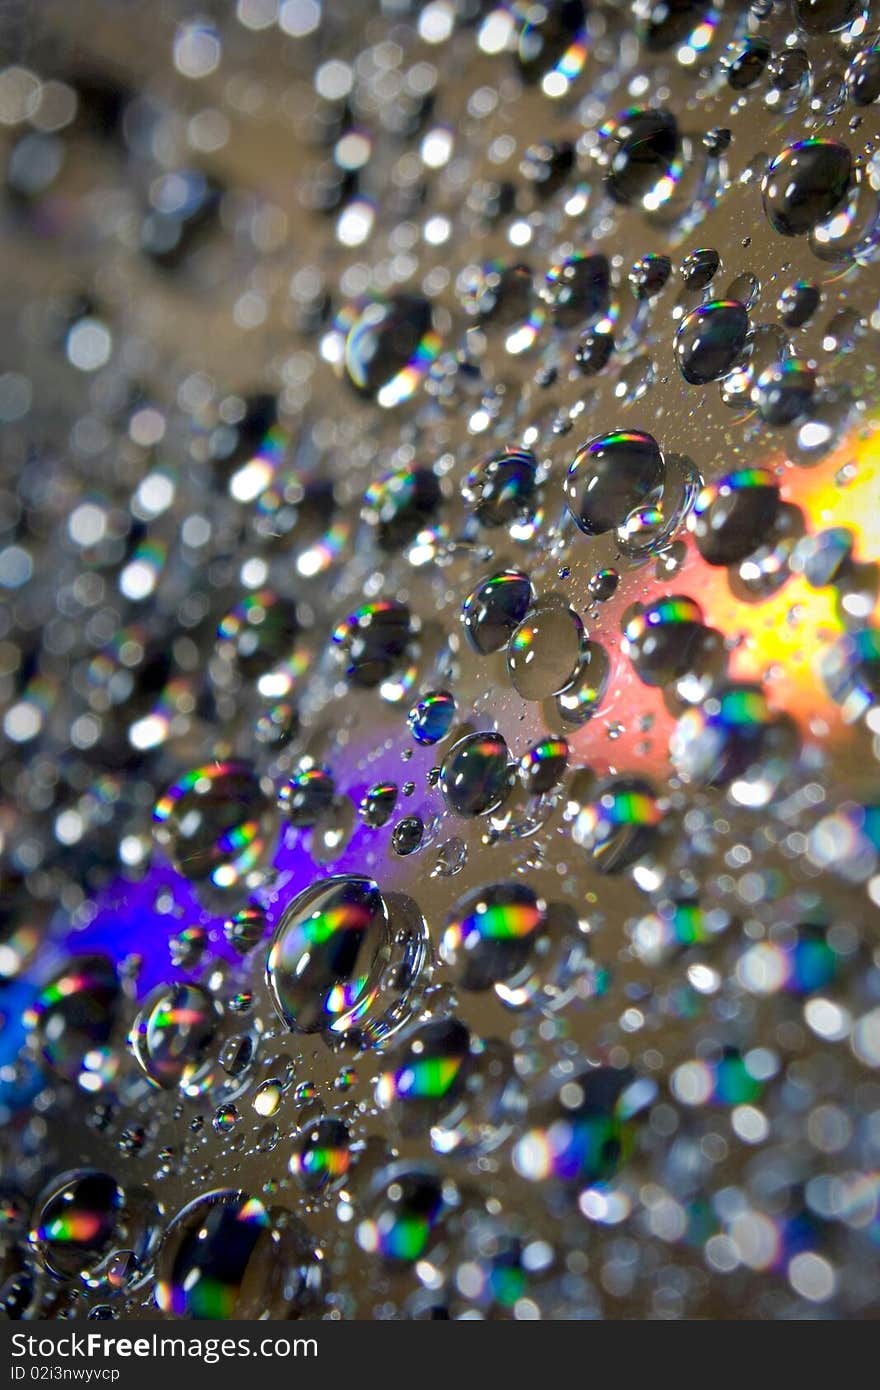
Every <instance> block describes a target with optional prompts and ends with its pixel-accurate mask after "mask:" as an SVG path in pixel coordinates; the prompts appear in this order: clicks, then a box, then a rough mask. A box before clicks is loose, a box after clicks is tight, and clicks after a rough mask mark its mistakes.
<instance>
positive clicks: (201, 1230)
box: [155, 1190, 323, 1319]
mask: <svg viewBox="0 0 880 1390" xmlns="http://www.w3.org/2000/svg"><path fill="white" fill-rule="evenodd" d="M322 1282H323V1279H322V1271H321V1265H320V1262H319V1260H318V1258H317V1256H316V1253H315V1250H314V1247H313V1246H312V1243H311V1241H310V1239H309V1237H308V1234H307V1232H306V1229H305V1227H304V1226H303V1224H302V1222H301V1221H299V1220H298V1219H297V1218H296V1217H295V1216H293V1215H292V1214H291V1213H289V1212H284V1213H280V1214H277V1215H276V1214H275V1213H272V1212H270V1211H268V1210H267V1208H266V1207H264V1206H263V1204H262V1202H260V1201H258V1200H257V1198H256V1197H249V1196H248V1195H247V1193H245V1192H236V1191H233V1190H226V1191H218V1192H209V1193H206V1194H205V1195H204V1196H201V1197H197V1198H196V1199H195V1201H193V1202H190V1203H189V1204H188V1205H187V1206H185V1207H184V1208H183V1210H182V1211H179V1212H178V1214H177V1215H176V1216H175V1218H174V1220H173V1221H172V1222H171V1224H170V1226H169V1227H168V1230H167V1232H166V1234H165V1238H164V1240H163V1242H162V1246H161V1249H160V1251H159V1257H158V1260H157V1270H156V1289H155V1297H156V1304H157V1306H158V1307H159V1308H160V1309H161V1311H162V1312H163V1313H166V1314H171V1315H172V1316H174V1317H178V1318H195V1319H216V1318H222V1319H229V1318H231V1319H250V1318H254V1319H256V1318H266V1317H275V1318H290V1317H297V1316H299V1315H300V1314H302V1313H304V1312H306V1311H307V1310H309V1309H311V1308H313V1307H315V1306H316V1304H317V1303H318V1301H319V1298H320V1293H321V1287H322Z"/></svg>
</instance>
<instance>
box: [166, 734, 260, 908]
mask: <svg viewBox="0 0 880 1390" xmlns="http://www.w3.org/2000/svg"><path fill="white" fill-rule="evenodd" d="M153 823H154V834H155V837H156V840H157V841H158V843H159V844H160V845H161V846H162V848H163V849H165V850H166V851H167V853H168V855H169V858H170V859H171V860H172V862H173V864H174V866H175V868H176V869H177V870H178V871H179V872H180V873H181V874H183V876H184V878H188V879H193V880H195V881H196V882H200V881H202V880H204V879H209V880H210V881H211V883H213V884H214V886H215V887H217V888H232V887H234V886H235V885H236V884H238V883H239V882H240V881H241V879H242V878H243V877H245V875H246V874H248V873H249V872H250V871H251V870H252V869H254V868H255V867H256V866H257V865H258V864H260V863H261V862H262V861H263V859H264V858H265V857H266V855H267V853H268V850H269V846H270V841H271V835H272V829H273V816H272V807H271V802H270V801H269V798H268V796H267V795H266V793H265V792H264V790H263V788H262V786H261V784H260V779H259V778H258V777H257V775H256V773H255V772H254V771H253V769H252V768H251V767H249V766H248V764H246V763H233V762H229V763H210V764H206V765H205V766H204V767H197V768H194V769H193V770H192V771H191V772H188V773H186V774H185V776H183V777H181V778H180V779H179V781H177V782H175V783H174V784H173V785H172V786H170V787H169V788H168V790H167V791H166V792H165V793H164V795H163V796H162V797H160V799H159V800H158V801H157V802H156V806H155V809H154V811H153Z"/></svg>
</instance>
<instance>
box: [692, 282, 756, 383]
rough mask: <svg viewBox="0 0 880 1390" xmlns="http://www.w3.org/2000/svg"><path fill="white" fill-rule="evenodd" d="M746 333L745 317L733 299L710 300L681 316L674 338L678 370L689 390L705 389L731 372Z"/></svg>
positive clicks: (746, 321) (747, 318)
mask: <svg viewBox="0 0 880 1390" xmlns="http://www.w3.org/2000/svg"><path fill="white" fill-rule="evenodd" d="M748 332H749V316H748V314H747V312H746V310H745V308H744V306H743V305H742V304H740V303H739V301H738V300H735V299H713V300H712V301H711V302H709V303H707V304H700V305H698V306H697V308H696V309H692V310H691V311H690V313H689V314H685V316H684V318H683V319H682V321H681V323H680V324H679V326H678V328H677V330H676V334H675V357H676V361H677V362H678V369H679V371H680V372H681V374H682V376H683V377H684V379H685V381H686V382H688V383H689V384H690V385H691V386H705V385H706V383H707V382H710V381H718V380H719V379H720V378H721V377H723V376H726V375H727V373H728V372H730V371H732V370H733V368H734V366H735V365H736V363H737V360H738V358H739V356H740V354H741V353H742V351H743V348H744V347H745V345H746V339H747V337H748Z"/></svg>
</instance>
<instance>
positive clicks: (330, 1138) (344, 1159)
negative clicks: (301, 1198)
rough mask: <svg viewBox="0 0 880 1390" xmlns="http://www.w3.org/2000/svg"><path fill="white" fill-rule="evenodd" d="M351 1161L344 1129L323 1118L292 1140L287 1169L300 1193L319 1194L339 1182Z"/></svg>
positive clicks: (337, 1121) (326, 1117) (342, 1125)
mask: <svg viewBox="0 0 880 1390" xmlns="http://www.w3.org/2000/svg"><path fill="white" fill-rule="evenodd" d="M352 1157H353V1156H352V1151H351V1138H350V1135H349V1130H348V1125H346V1124H345V1123H344V1122H343V1121H342V1120H338V1119H336V1118H335V1117H334V1116H332V1115H327V1116H324V1117H323V1118H322V1119H319V1120H316V1121H315V1122H314V1123H313V1124H308V1125H306V1126H305V1127H304V1128H303V1129H302V1130H301V1131H300V1133H299V1134H298V1135H296V1136H295V1138H294V1141H293V1152H292V1153H291V1155H290V1162H289V1164H288V1168H289V1171H290V1172H291V1173H292V1174H293V1176H294V1177H295V1178H296V1179H297V1181H298V1182H299V1185H300V1187H301V1188H302V1189H303V1191H304V1192H309V1193H316V1192H323V1191H325V1190H326V1189H328V1188H330V1189H332V1188H334V1187H336V1186H338V1185H339V1183H341V1182H342V1181H343V1179H344V1178H345V1176H346V1174H347V1173H348V1171H349V1169H350V1167H351V1164H352Z"/></svg>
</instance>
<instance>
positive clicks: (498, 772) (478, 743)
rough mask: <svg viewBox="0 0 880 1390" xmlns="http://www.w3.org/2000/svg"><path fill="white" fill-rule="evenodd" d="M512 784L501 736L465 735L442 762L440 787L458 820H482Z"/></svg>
mask: <svg viewBox="0 0 880 1390" xmlns="http://www.w3.org/2000/svg"><path fill="white" fill-rule="evenodd" d="M511 780H512V779H511V771H510V754H509V752H508V748H507V744H506V743H505V741H504V739H503V738H502V737H501V735H500V734H492V733H485V734H467V735H465V737H464V738H462V739H459V741H458V742H457V743H456V744H454V745H453V747H452V748H451V749H450V750H449V752H448V753H447V755H446V757H445V758H444V759H443V764H442V766H441V769H440V780H439V787H440V790H441V792H442V793H443V798H444V800H445V802H446V804H447V806H448V807H449V809H450V811H453V812H454V813H455V814H456V815H457V816H482V815H485V814H486V813H487V812H488V811H494V810H496V809H497V808H498V807H499V806H500V805H501V804H502V803H503V802H504V801H505V799H506V797H507V795H508V793H509V792H510V788H511Z"/></svg>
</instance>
